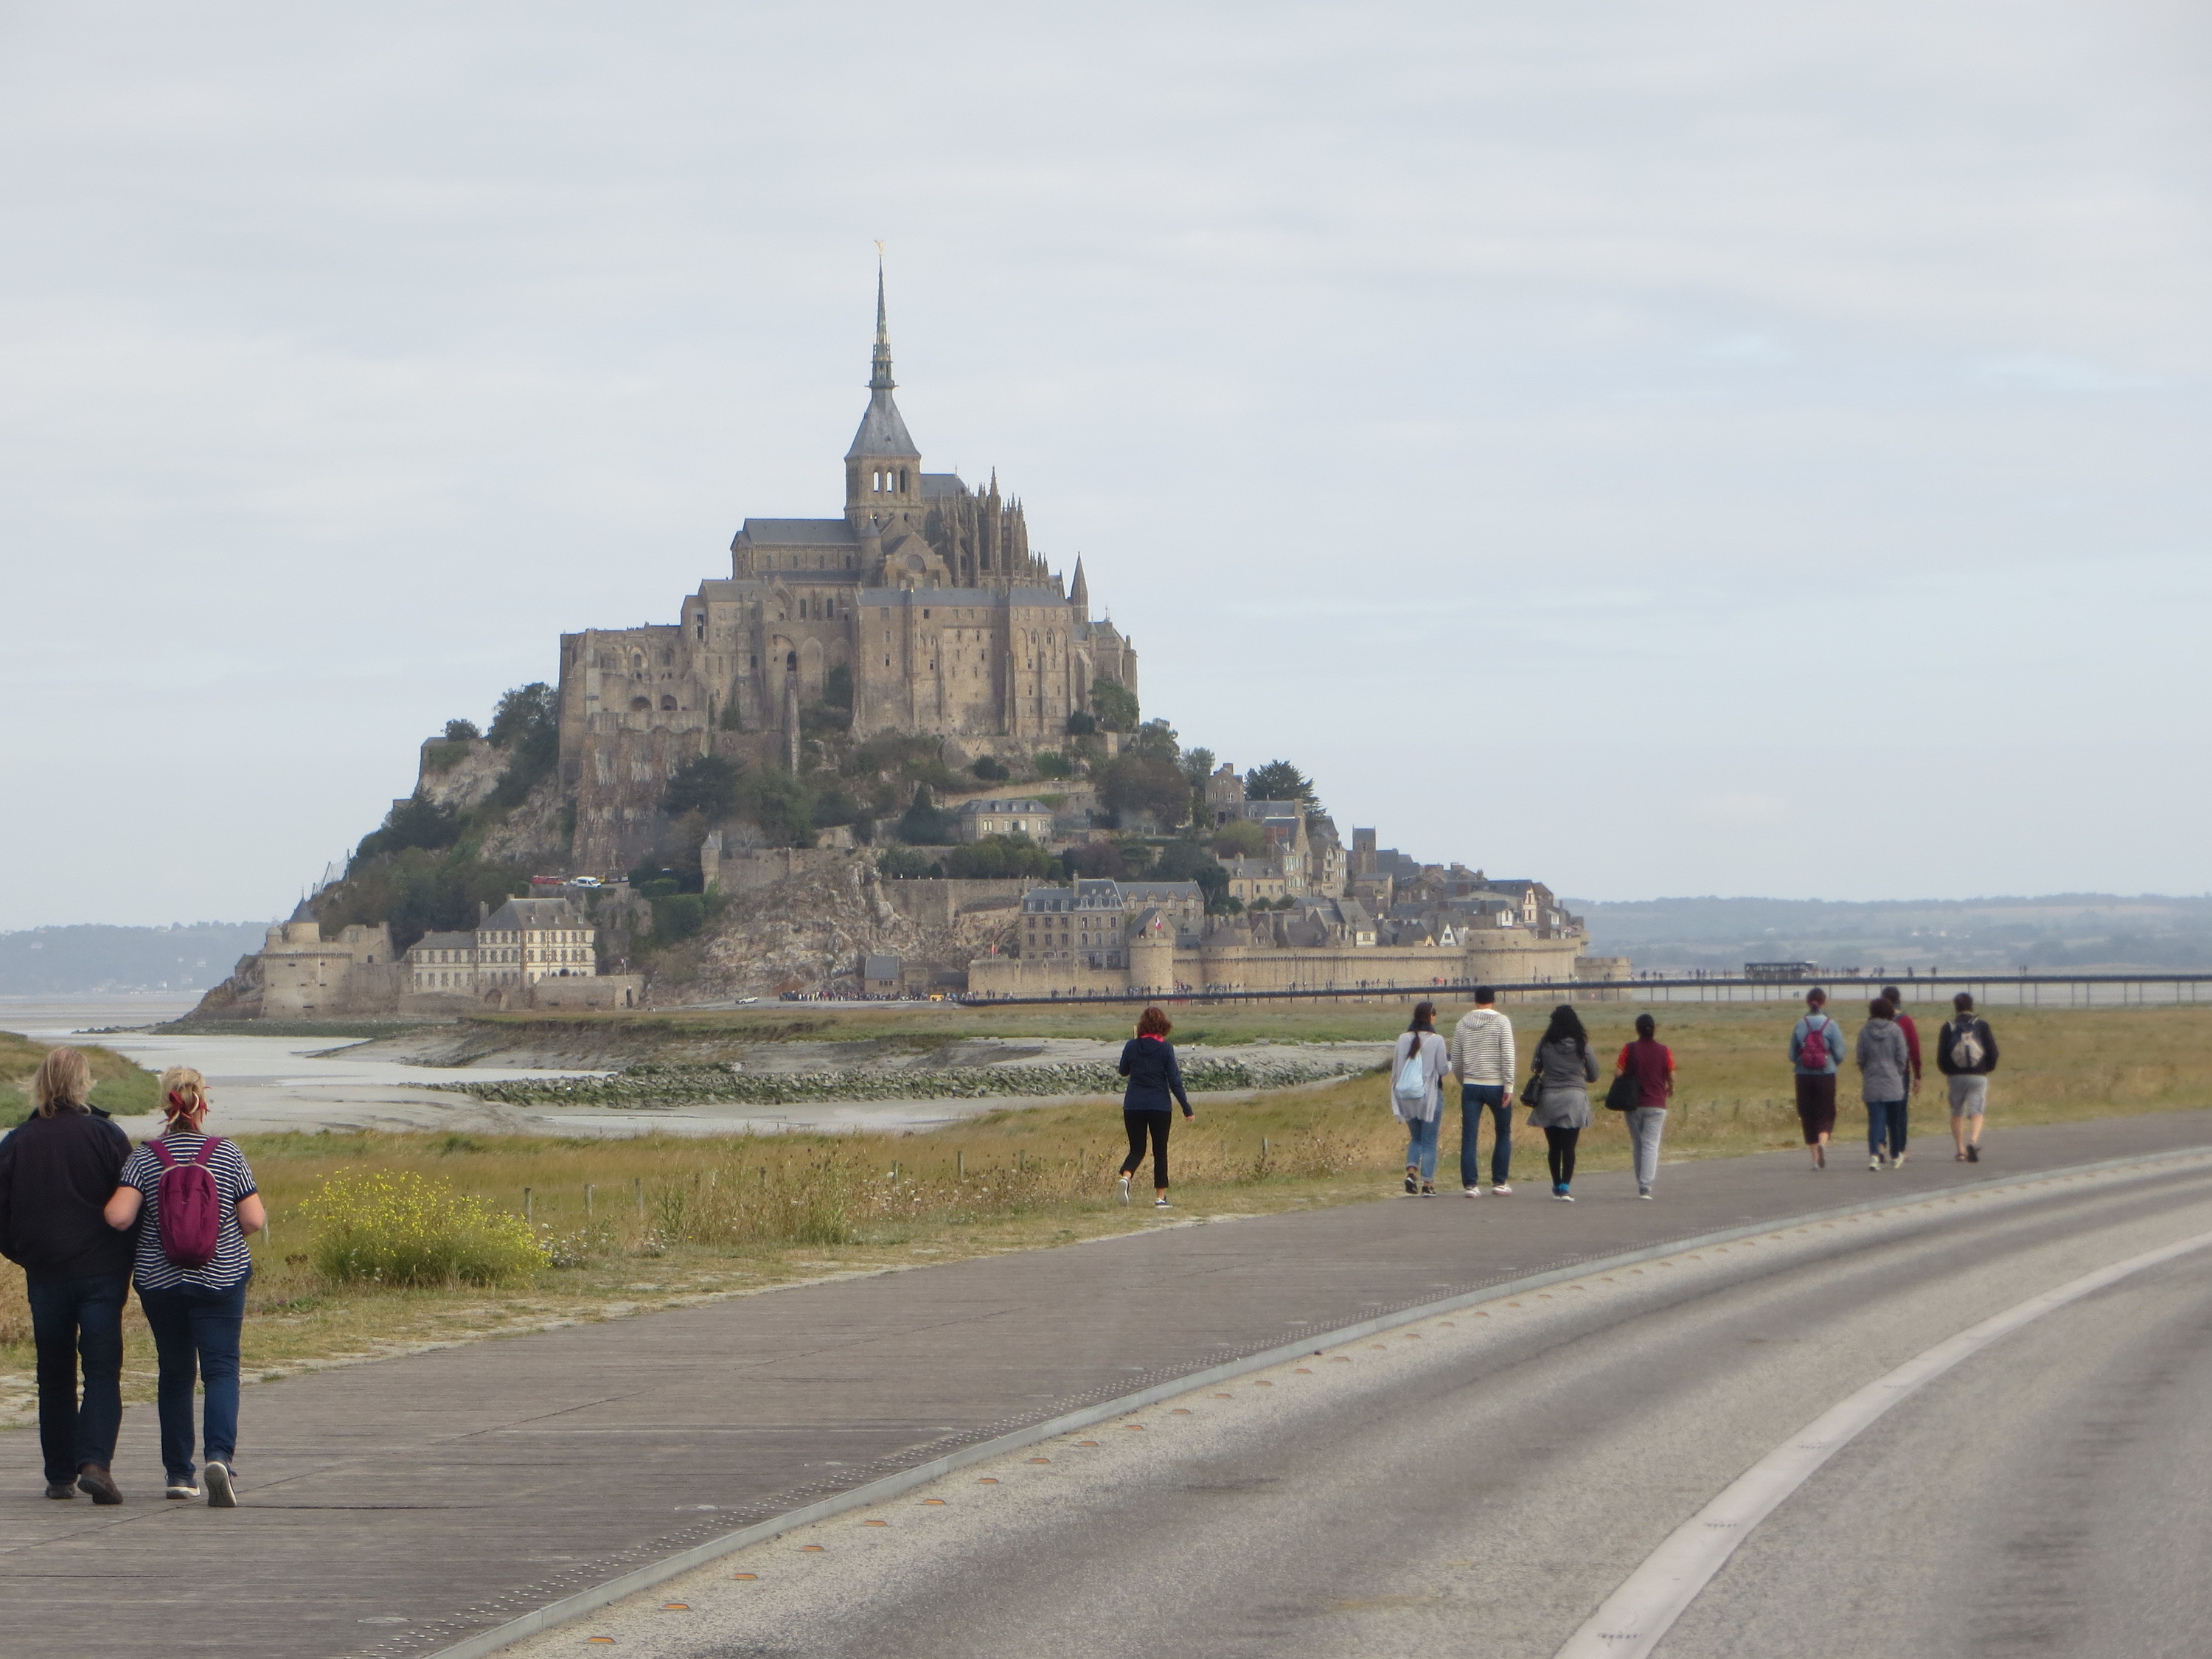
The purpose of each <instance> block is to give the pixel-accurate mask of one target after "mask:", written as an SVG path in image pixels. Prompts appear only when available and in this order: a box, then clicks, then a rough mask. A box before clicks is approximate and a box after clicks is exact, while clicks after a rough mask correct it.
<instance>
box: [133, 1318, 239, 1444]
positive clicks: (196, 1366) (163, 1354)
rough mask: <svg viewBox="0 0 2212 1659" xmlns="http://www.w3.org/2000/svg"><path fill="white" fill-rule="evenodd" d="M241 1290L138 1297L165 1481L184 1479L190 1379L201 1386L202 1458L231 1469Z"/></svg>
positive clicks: (189, 1430) (235, 1432) (188, 1440)
mask: <svg viewBox="0 0 2212 1659" xmlns="http://www.w3.org/2000/svg"><path fill="white" fill-rule="evenodd" d="M138 1305H139V1306H140V1307H141V1308H143V1310H145V1313H146V1323H147V1324H148V1325H149V1326H151V1327H152V1328H153V1332H154V1352H155V1355H156V1356H157V1357H158V1358H159V1359H160V1361H161V1383H160V1384H159V1386H158V1388H157V1390H156V1395H155V1397H156V1398H157V1399H158V1400H159V1401H160V1402H161V1467H162V1468H164V1469H165V1470H167V1472H168V1476H169V1479H170V1480H191V1478H192V1380H193V1374H194V1372H195V1371H197V1373H198V1377H199V1381H200V1382H201V1383H203V1384H204V1386H205V1388H206V1389H207V1406H206V1417H207V1436H206V1439H207V1446H206V1451H207V1461H208V1462H210V1463H221V1464H223V1465H225V1466H227V1467H228V1468H231V1469H232V1470H233V1471H234V1472H235V1470H236V1468H237V1464H236V1459H237V1455H238V1337H239V1331H240V1328H241V1327H242V1326H243V1325H244V1324H245V1323H246V1280H244V1279H240V1281H239V1282H238V1283H237V1284H235V1285H232V1286H231V1287H230V1288H229V1289H228V1290H227V1291H208V1290H202V1289H201V1288H200V1287H199V1286H198V1285H178V1286H177V1287H176V1288H175V1289H174V1290H169V1291H149V1290H145V1289H143V1288H142V1289H141V1290H140V1291H139V1292H138Z"/></svg>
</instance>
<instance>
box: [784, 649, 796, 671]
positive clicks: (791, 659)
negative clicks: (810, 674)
mask: <svg viewBox="0 0 2212 1659" xmlns="http://www.w3.org/2000/svg"><path fill="white" fill-rule="evenodd" d="M783 667H784V671H785V672H786V673H787V674H796V673H797V672H798V671H799V653H797V652H796V651H789V652H786V653H784V659H783Z"/></svg>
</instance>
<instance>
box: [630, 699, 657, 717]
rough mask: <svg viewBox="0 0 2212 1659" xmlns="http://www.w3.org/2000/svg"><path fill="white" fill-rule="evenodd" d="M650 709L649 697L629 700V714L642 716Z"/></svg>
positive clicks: (650, 700)
mask: <svg viewBox="0 0 2212 1659" xmlns="http://www.w3.org/2000/svg"><path fill="white" fill-rule="evenodd" d="M652 707H653V699H652V698H651V697H632V698H631V699H630V700H629V712H630V713H631V714H644V713H645V712H646V711H647V710H648V709H650V708H652Z"/></svg>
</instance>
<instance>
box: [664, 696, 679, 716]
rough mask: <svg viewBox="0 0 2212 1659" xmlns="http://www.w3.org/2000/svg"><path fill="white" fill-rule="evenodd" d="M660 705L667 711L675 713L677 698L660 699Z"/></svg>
mask: <svg viewBox="0 0 2212 1659" xmlns="http://www.w3.org/2000/svg"><path fill="white" fill-rule="evenodd" d="M660 706H661V708H662V709H663V710H665V712H667V713H669V714H674V713H675V712H676V699H675V698H673V697H663V698H662V699H661V700H660Z"/></svg>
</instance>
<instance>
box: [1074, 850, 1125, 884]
mask: <svg viewBox="0 0 2212 1659" xmlns="http://www.w3.org/2000/svg"><path fill="white" fill-rule="evenodd" d="M1060 863H1061V864H1062V865H1063V866H1065V867H1066V871H1067V873H1068V874H1069V875H1071V876H1082V877H1084V878H1087V879H1089V880H1091V881H1120V880H1121V879H1122V878H1124V877H1126V876H1127V874H1128V873H1129V866H1127V864H1126V863H1124V862H1123V861H1122V858H1121V848H1118V847H1116V846H1115V845H1114V843H1113V842H1110V841H1086V842H1084V843H1083V844H1082V845H1081V846H1079V847H1071V848H1068V849H1067V850H1066V852H1065V853H1062V854H1060Z"/></svg>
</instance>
